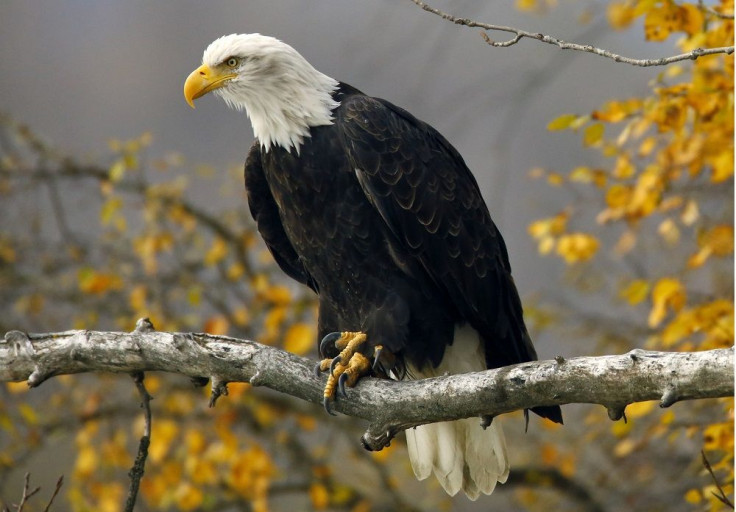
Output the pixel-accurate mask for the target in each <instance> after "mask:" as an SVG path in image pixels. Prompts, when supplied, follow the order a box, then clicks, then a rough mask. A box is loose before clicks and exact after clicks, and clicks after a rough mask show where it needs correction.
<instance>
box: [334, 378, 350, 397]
mask: <svg viewBox="0 0 736 512" xmlns="http://www.w3.org/2000/svg"><path fill="white" fill-rule="evenodd" d="M346 380H348V376H347V374H345V373H343V374H341V375H340V378H339V379H337V394H338V396H342V397H343V398H347V397H348V394H347V393H346V392H345V381H346Z"/></svg>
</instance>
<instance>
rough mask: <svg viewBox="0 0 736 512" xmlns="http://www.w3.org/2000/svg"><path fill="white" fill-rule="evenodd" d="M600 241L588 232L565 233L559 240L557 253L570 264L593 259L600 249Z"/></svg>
mask: <svg viewBox="0 0 736 512" xmlns="http://www.w3.org/2000/svg"><path fill="white" fill-rule="evenodd" d="M599 245H600V242H599V241H598V239H597V238H595V237H594V236H591V235H588V234H586V233H571V234H569V235H563V236H561V237H560V238H559V240H558V241H557V254H558V255H559V256H562V258H564V260H565V262H566V263H567V264H568V265H570V264H573V263H579V262H583V261H587V260H589V259H591V258H592V257H593V256H594V255H595V253H596V252H597V251H598V247H599Z"/></svg>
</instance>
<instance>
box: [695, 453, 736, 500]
mask: <svg viewBox="0 0 736 512" xmlns="http://www.w3.org/2000/svg"><path fill="white" fill-rule="evenodd" d="M700 455H701V456H702V457H703V466H705V469H707V470H708V473H710V477H711V478H712V479H713V483H715V484H716V488H717V489H718V493H719V494H716V493H715V492H713V491H711V493H712V494H713V496H715V497H716V498H717V499H718V501H720V502H721V503H723V504H724V505H726V506H727V507H729V508H734V505H733V502H731V500H729V499H728V496H726V493H725V492H723V487H721V484H720V483H719V482H718V479H717V478H716V475H715V473H713V468H712V467H711V465H710V462H708V458H707V457H706V456H705V451H704V450H700Z"/></svg>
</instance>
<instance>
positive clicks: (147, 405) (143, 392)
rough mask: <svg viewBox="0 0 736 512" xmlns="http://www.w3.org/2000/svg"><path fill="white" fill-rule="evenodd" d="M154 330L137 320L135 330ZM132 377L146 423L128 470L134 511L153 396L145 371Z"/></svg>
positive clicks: (129, 511) (128, 507)
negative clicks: (147, 384) (149, 389)
mask: <svg viewBox="0 0 736 512" xmlns="http://www.w3.org/2000/svg"><path fill="white" fill-rule="evenodd" d="M154 330H155V329H154V327H153V324H152V323H151V321H150V320H149V319H148V318H141V319H140V320H138V322H136V324H135V329H134V330H133V332H134V333H139V334H143V333H148V332H153V331H154ZM139 348H140V347H139ZM131 377H133V382H135V387H136V389H138V394H139V395H140V397H141V407H142V408H143V417H144V420H145V423H144V426H143V436H142V437H141V440H140V443H139V444H138V455H136V457H135V462H134V463H133V467H132V468H130V471H129V472H128V476H129V477H130V487H129V488H128V497H127V498H126V500H125V509H124V510H125V512H133V509H134V508H135V501H136V498H137V497H138V489H139V488H140V485H141V479H142V478H143V473H144V472H145V466H146V459H147V458H148V447H149V446H150V444H151V400H152V399H153V397H152V396H151V394H150V393H149V392H148V390H147V389H146V385H145V384H144V383H143V379H145V374H144V373H143V372H135V373H133V374H131Z"/></svg>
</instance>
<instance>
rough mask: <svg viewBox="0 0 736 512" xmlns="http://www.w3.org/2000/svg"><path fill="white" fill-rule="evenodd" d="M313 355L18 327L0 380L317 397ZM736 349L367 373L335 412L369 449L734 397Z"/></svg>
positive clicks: (218, 342) (248, 345)
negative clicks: (513, 420)
mask: <svg viewBox="0 0 736 512" xmlns="http://www.w3.org/2000/svg"><path fill="white" fill-rule="evenodd" d="M314 363H315V362H314V361H310V360H309V359H305V358H303V357H298V356H295V355H293V354H290V353H288V352H285V351H283V350H280V349H277V348H274V347H269V346H266V345H261V344H259V343H256V342H254V341H248V340H239V339H235V338H230V337H225V336H213V335H208V334H194V333H168V332H155V331H150V332H145V331H140V332H132V333H125V332H100V331H68V332H61V333H45V334H26V333H23V332H20V331H10V332H8V333H7V334H6V335H5V340H4V341H0V382H3V381H5V382H9V381H22V380H27V381H28V384H29V385H30V386H37V385H39V384H41V383H42V382H43V381H44V380H46V379H48V378H49V377H53V376H55V375H62V374H72V373H83V372H117V373H120V372H124V373H134V372H143V371H165V372H171V373H178V374H182V375H186V376H189V377H191V378H195V379H196V378H202V377H208V378H210V379H212V388H213V393H215V394H219V393H221V392H223V391H224V390H225V389H226V388H225V385H226V383H227V382H250V383H251V384H253V385H255V386H266V387H269V388H272V389H274V390H277V391H281V392H283V393H287V394H289V395H291V396H295V397H298V398H301V399H303V400H308V401H310V402H314V403H321V402H322V391H323V385H324V376H323V377H321V378H317V377H316V376H315V374H314V371H313V368H314ZM733 394H734V366H733V348H730V349H720V350H710V351H706V352H692V353H690V352H672V353H670V352H647V351H642V350H635V351H632V352H630V353H628V354H624V355H619V356H602V357H579V358H574V359H569V360H564V359H562V358H557V359H556V360H552V361H538V362H537V361H535V362H529V363H523V364H518V365H514V366H509V367H505V368H499V369H496V370H488V371H485V372H479V373H472V374H465V375H451V376H445V377H437V378H433V379H426V380H422V381H407V382H395V381H388V380H380V379H363V380H362V381H361V382H360V383H359V384H358V386H357V387H356V388H355V389H350V390H348V399H347V400H346V399H339V400H338V401H337V403H336V404H335V407H334V409H335V410H336V411H340V412H343V413H344V414H347V415H350V416H356V417H359V418H363V419H366V420H368V421H369V423H370V426H369V428H368V431H367V432H366V433H365V434H364V436H363V443H364V445H365V446H366V448H368V449H371V450H380V449H381V448H383V447H385V446H387V445H388V444H389V442H390V441H391V439H392V438H393V437H394V436H395V435H396V434H397V433H398V432H400V431H402V430H405V429H407V428H410V427H413V426H416V425H421V424H424V423H431V422H436V421H444V420H450V419H457V418H468V417H480V416H486V415H490V416H496V415H499V414H502V413H506V412H510V411H514V410H519V409H527V408H531V407H533V406H539V405H563V404H569V403H593V404H601V405H603V406H605V407H606V408H608V411H609V415H610V416H611V417H612V418H614V419H618V418H620V417H621V416H622V415H623V410H624V408H625V407H626V405H628V404H630V403H633V402H640V401H645V400H660V404H661V405H662V406H663V407H668V406H670V405H672V404H673V403H675V402H677V401H680V400H689V399H699V398H717V397H726V396H733Z"/></svg>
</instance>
